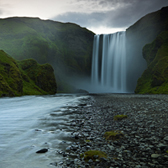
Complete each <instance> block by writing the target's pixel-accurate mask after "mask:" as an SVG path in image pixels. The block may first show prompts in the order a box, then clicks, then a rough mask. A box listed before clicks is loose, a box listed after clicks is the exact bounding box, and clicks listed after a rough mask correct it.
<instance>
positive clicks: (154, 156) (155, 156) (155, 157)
mask: <svg viewBox="0 0 168 168" xmlns="http://www.w3.org/2000/svg"><path fill="white" fill-rule="evenodd" d="M160 156H161V155H160V154H152V155H151V158H153V159H157V158H158V157H160Z"/></svg>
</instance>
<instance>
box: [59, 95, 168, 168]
mask: <svg viewBox="0 0 168 168" xmlns="http://www.w3.org/2000/svg"><path fill="white" fill-rule="evenodd" d="M77 110H78V111H79V113H78V115H77V116H76V119H73V120H72V121H71V122H70V125H71V127H72V130H73V132H72V133H71V135H72V137H73V138H74V139H75V142H74V143H73V144H72V145H70V146H69V147H67V148H66V150H65V151H60V154H62V155H63V157H64V160H63V162H62V163H60V166H61V167H63V168H68V167H69V168H76V167H81V168H85V167H88V168H92V167H94V168H102V167H107V168H112V167H118V168H124V167H128V168H148V167H149V168H150V167H156V168H162V167H163V168H167V167H168V95H135V94H98V95H91V98H89V99H87V100H84V101H83V103H82V104H79V106H78V107H77ZM121 114H124V115H127V118H125V119H123V120H120V121H115V120H114V118H113V117H114V116H115V115H121ZM112 130H118V131H120V132H121V133H122V134H123V135H124V136H123V137H121V138H120V139H119V140H109V141H107V140H106V139H105V138H104V133H105V132H107V131H112ZM89 150H98V151H102V152H105V153H106V154H107V157H106V158H105V157H102V158H99V159H98V156H97V155H95V156H94V159H89V160H88V161H87V162H86V161H85V160H84V157H83V156H84V155H82V154H84V152H86V151H89ZM93 160H94V161H93ZM61 164H62V165H61Z"/></svg>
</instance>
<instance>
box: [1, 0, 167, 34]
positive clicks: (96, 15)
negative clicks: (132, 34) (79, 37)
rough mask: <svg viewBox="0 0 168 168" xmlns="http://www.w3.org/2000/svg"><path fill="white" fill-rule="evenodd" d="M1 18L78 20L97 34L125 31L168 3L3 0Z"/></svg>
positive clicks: (151, 0)
mask: <svg viewBox="0 0 168 168" xmlns="http://www.w3.org/2000/svg"><path fill="white" fill-rule="evenodd" d="M0 5H1V7H0V18H9V17H35V18H37V17H38V18H40V19H42V20H53V21H58V22H62V23H67V22H70V23H75V24H77V25H79V26H81V27H85V28H87V29H88V30H90V31H92V32H94V33H95V34H111V33H115V32H118V31H125V30H126V29H127V28H128V27H130V26H131V25H133V24H134V23H135V22H136V21H138V20H139V19H140V18H142V17H143V16H145V15H147V14H149V13H152V12H155V11H157V10H160V9H161V8H162V7H166V6H168V1H160V0H136V1H134V0H120V1H119V0H96V1H95V0H71V2H70V1H68V0H64V1H61V2H60V1H58V0H55V1H53V0H48V1H43V2H41V1H40V0H37V1H33V0H29V1H26V0H22V1H20V0H16V1H15V2H13V1H12V0H1V1H0Z"/></svg>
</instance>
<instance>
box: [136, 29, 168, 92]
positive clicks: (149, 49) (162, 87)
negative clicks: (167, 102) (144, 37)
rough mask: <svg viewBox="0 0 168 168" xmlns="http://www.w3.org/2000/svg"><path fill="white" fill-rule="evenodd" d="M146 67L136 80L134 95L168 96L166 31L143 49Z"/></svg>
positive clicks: (167, 35)
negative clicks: (152, 94) (153, 94)
mask: <svg viewBox="0 0 168 168" xmlns="http://www.w3.org/2000/svg"><path fill="white" fill-rule="evenodd" d="M143 56H144V58H145V59H146V61H147V64H148V67H147V69H146V70H145V71H144V73H143V74H142V76H141V78H139V79H138V82H137V87H136V89H135V93H142V94H144V93H155V94H168V31H163V32H162V33H160V34H159V35H158V36H157V38H156V39H155V40H154V41H153V42H152V43H150V44H147V45H145V46H144V48H143Z"/></svg>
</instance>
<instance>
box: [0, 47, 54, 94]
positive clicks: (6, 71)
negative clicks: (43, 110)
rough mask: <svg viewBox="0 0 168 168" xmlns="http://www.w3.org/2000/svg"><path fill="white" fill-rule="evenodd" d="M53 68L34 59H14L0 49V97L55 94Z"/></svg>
mask: <svg viewBox="0 0 168 168" xmlns="http://www.w3.org/2000/svg"><path fill="white" fill-rule="evenodd" d="M56 89H57V85H56V81H55V76H54V70H53V68H52V67H51V65H49V64H44V65H40V64H38V63H37V62H36V61H35V60H33V59H29V60H23V61H15V60H14V59H13V58H12V57H10V56H9V55H7V54H6V53H5V52H4V51H2V50H0V97H1V96H22V95H44V94H55V93H56Z"/></svg>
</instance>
